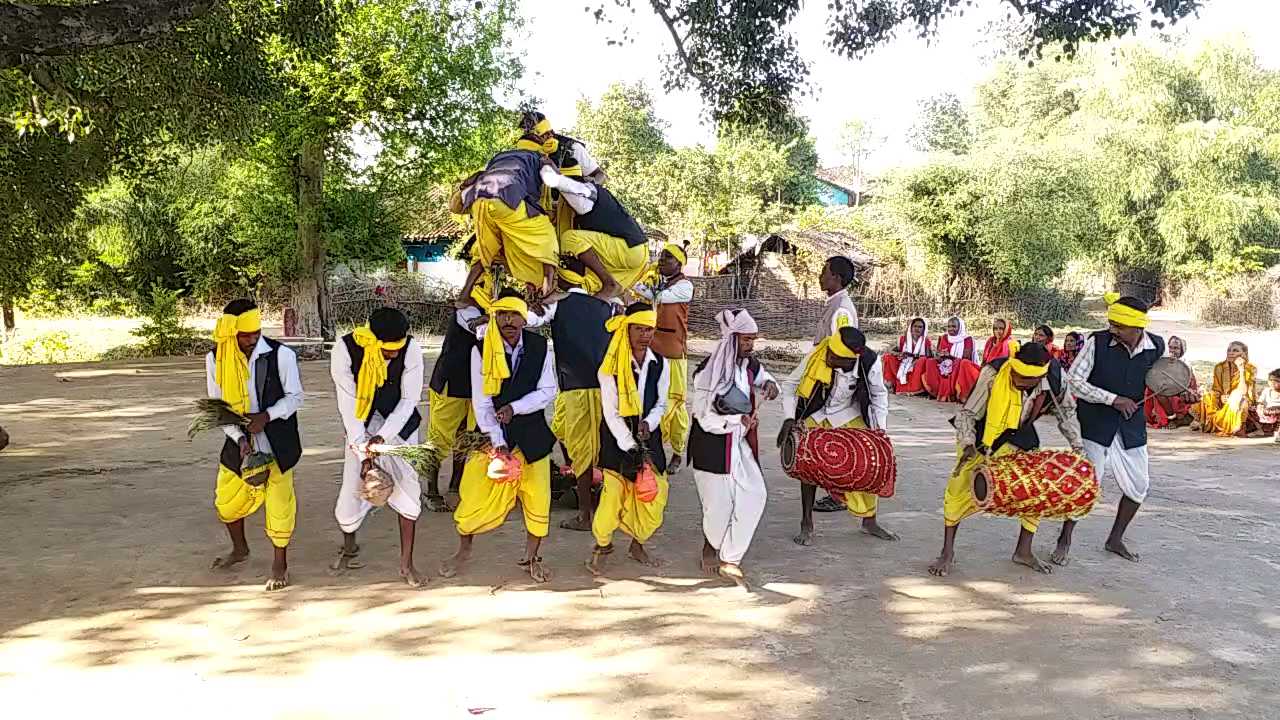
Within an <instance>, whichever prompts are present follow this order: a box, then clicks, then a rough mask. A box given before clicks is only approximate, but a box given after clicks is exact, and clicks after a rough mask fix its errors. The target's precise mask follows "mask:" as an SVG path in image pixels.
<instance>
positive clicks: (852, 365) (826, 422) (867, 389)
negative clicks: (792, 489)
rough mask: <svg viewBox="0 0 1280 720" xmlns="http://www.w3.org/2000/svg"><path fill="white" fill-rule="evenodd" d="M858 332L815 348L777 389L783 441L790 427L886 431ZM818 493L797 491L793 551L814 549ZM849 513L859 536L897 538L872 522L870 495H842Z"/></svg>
mask: <svg viewBox="0 0 1280 720" xmlns="http://www.w3.org/2000/svg"><path fill="white" fill-rule="evenodd" d="M866 344H867V340H866V337H865V336H864V335H863V334H862V331H861V330H858V329H857V328H853V327H842V328H840V329H839V330H837V331H836V332H835V333H833V334H831V335H830V336H829V337H828V338H827V339H826V340H823V341H822V342H820V343H818V346H817V347H815V348H814V349H813V350H812V351H811V352H810V353H809V356H808V357H807V358H805V361H804V362H802V363H800V365H799V367H797V368H796V369H795V372H793V373H792V374H791V376H790V377H788V378H787V380H786V381H785V382H783V384H782V407H783V412H784V416H785V417H786V418H787V419H786V420H784V421H783V424H782V434H780V435H779V438H782V437H785V434H786V433H789V432H791V428H792V427H793V426H794V424H795V423H797V422H799V423H803V424H804V425H805V426H806V427H818V426H821V427H831V428H866V427H870V428H871V429H873V430H885V429H886V427H887V425H888V421H889V390H888V388H886V387H885V384H884V371H883V369H882V368H881V366H880V358H878V357H876V354H875V353H874V352H872V351H871V350H868V349H867V347H866ZM816 494H817V488H816V487H814V486H813V485H801V486H800V502H801V520H800V534H799V535H797V536H796V537H795V542H796V544H798V545H812V544H813V502H814V497H815V496H816ZM844 499H845V502H846V503H847V505H848V508H849V513H850V514H851V515H853V516H854V517H857V518H860V519H861V520H862V531H863V532H865V533H867V534H868V535H872V536H874V537H878V538H880V539H881V540H897V539H898V536H897V535H894V534H893V533H891V532H889V531H888V530H886V529H884V528H883V527H881V526H880V524H879V522H878V521H877V520H876V513H877V511H878V509H879V498H878V497H876V496H875V495H873V494H871V493H863V492H852V493H845V498H844Z"/></svg>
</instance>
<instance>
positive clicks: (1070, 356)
mask: <svg viewBox="0 0 1280 720" xmlns="http://www.w3.org/2000/svg"><path fill="white" fill-rule="evenodd" d="M1170 339H1171V340H1172V338H1170ZM1082 347H1084V336H1083V335H1081V334H1080V333H1078V332H1076V331H1075V330H1072V331H1071V332H1069V333H1067V334H1066V335H1064V336H1063V337H1062V358H1061V359H1060V361H1061V362H1062V369H1063V370H1067V369H1069V368H1070V367H1071V363H1073V362H1075V360H1076V354H1077V353H1079V352H1080V348H1082Z"/></svg>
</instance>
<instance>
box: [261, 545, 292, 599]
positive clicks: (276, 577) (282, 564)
mask: <svg viewBox="0 0 1280 720" xmlns="http://www.w3.org/2000/svg"><path fill="white" fill-rule="evenodd" d="M288 551H289V548H287V547H278V548H276V549H275V555H274V556H273V557H272V559H271V577H270V578H268V579H267V588H266V590H267V592H271V591H273V590H283V589H284V588H287V587H289V556H288Z"/></svg>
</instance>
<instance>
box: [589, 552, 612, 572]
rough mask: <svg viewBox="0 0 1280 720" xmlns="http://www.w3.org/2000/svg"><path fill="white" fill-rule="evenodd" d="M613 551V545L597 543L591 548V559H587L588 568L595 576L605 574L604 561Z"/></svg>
mask: <svg viewBox="0 0 1280 720" xmlns="http://www.w3.org/2000/svg"><path fill="white" fill-rule="evenodd" d="M612 552H613V545H611V544H610V545H595V546H593V547H592V548H591V559H590V560H588V561H587V570H588V571H590V573H591V575H592V576H593V577H600V576H601V575H603V574H604V561H605V557H607V556H608V555H609V553H612Z"/></svg>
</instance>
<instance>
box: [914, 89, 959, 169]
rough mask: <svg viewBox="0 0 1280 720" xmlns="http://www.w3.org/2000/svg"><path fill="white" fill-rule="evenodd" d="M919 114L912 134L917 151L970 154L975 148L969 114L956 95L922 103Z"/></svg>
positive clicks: (939, 97)
mask: <svg viewBox="0 0 1280 720" xmlns="http://www.w3.org/2000/svg"><path fill="white" fill-rule="evenodd" d="M919 113H920V118H919V120H917V122H916V124H915V125H914V126H913V127H912V128H911V132H910V138H911V144H912V146H913V147H915V148H916V149H917V150H920V151H923V152H953V153H959V154H964V153H967V152H969V148H970V147H971V146H972V145H973V130H972V129H971V127H970V124H969V113H968V111H967V110H965V107H964V105H963V104H962V103H961V102H960V98H958V97H956V95H955V93H942V94H940V95H935V96H933V97H930V98H925V99H924V100H921V101H920V108H919Z"/></svg>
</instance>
